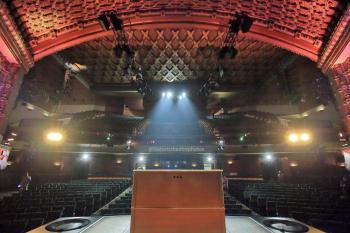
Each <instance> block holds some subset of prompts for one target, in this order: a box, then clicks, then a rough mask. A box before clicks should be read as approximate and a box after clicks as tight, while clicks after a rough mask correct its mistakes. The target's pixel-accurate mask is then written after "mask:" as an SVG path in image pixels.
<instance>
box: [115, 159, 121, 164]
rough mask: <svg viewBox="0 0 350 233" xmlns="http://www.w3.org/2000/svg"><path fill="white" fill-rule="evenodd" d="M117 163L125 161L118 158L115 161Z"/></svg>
mask: <svg viewBox="0 0 350 233" xmlns="http://www.w3.org/2000/svg"><path fill="white" fill-rule="evenodd" d="M115 163H117V164H121V163H123V160H121V159H117V160H116V161H115Z"/></svg>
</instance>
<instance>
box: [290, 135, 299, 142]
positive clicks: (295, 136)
mask: <svg viewBox="0 0 350 233" xmlns="http://www.w3.org/2000/svg"><path fill="white" fill-rule="evenodd" d="M288 141H289V142H293V143H294V142H298V141H299V135H298V134H296V133H290V134H289V135H288Z"/></svg>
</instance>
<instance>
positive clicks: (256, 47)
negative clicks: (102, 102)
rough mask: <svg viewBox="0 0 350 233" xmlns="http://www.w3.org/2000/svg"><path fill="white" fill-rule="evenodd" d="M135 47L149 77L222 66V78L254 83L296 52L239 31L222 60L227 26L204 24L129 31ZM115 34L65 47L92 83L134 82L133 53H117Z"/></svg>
mask: <svg viewBox="0 0 350 233" xmlns="http://www.w3.org/2000/svg"><path fill="white" fill-rule="evenodd" d="M127 35H128V41H129V44H130V45H131V47H132V48H134V50H135V51H136V52H135V64H136V65H134V66H136V67H137V68H141V70H142V71H143V73H144V75H146V77H147V78H148V79H152V80H154V81H167V82H173V81H175V82H176V81H184V80H194V79H202V80H204V79H207V78H208V77H209V74H210V73H212V74H213V75H218V67H219V66H221V67H222V68H223V71H224V72H223V77H222V78H223V81H227V82H229V83H232V84H235V85H244V84H252V83H253V82H255V80H256V79H262V78H264V77H265V75H266V73H268V72H269V71H271V69H273V67H274V66H276V65H277V64H279V63H280V61H281V60H282V58H285V57H286V56H291V53H290V52H288V51H286V50H283V49H280V48H278V47H275V46H272V45H270V44H267V43H264V42H261V41H257V40H254V39H249V38H245V37H243V36H239V37H238V39H237V41H236V45H235V46H236V48H237V49H238V55H237V56H236V57H235V58H234V59H229V58H225V59H224V60H222V61H220V62H219V61H218V59H217V52H218V50H219V49H218V48H219V46H220V45H221V44H222V43H223V39H224V37H225V35H226V34H225V33H224V32H218V31H210V30H200V29H194V30H193V29H192V30H191V29H188V30H187V29H186V30H185V29H172V30H171V29H165V30H160V29H159V30H153V29H151V30H142V31H141V30H137V31H129V32H128V34H127ZM114 46H115V40H114V38H113V36H107V37H103V38H101V39H97V40H93V41H90V42H87V43H83V44H80V45H78V46H74V47H72V48H69V49H66V50H64V51H62V52H60V55H61V56H64V57H66V59H67V60H68V61H69V62H71V63H79V64H82V65H86V66H87V69H86V70H85V71H84V72H82V73H81V74H82V76H83V77H84V78H86V79H88V81H92V82H93V83H99V84H106V83H113V84H116V83H118V84H119V83H129V82H130V80H131V76H130V75H129V74H130V72H129V71H128V64H130V61H128V60H129V59H128V57H126V56H122V57H121V58H117V57H116V56H115V53H114V51H113V47H114Z"/></svg>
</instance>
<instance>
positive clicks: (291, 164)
mask: <svg viewBox="0 0 350 233" xmlns="http://www.w3.org/2000/svg"><path fill="white" fill-rule="evenodd" d="M289 166H291V167H297V166H298V163H296V162H291V163H290V165H289Z"/></svg>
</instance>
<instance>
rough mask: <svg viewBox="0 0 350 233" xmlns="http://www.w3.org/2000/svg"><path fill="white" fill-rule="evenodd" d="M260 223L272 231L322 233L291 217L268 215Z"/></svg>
mask: <svg viewBox="0 0 350 233" xmlns="http://www.w3.org/2000/svg"><path fill="white" fill-rule="evenodd" d="M261 223H262V224H263V225H264V226H266V227H267V228H269V229H271V230H272V231H274V232H284V233H289V232H293V233H324V232H323V231H320V230H318V229H316V228H314V227H311V226H308V225H306V224H304V223H302V222H299V221H298V220H295V219H293V218H280V217H269V218H263V219H262V220H261Z"/></svg>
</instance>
